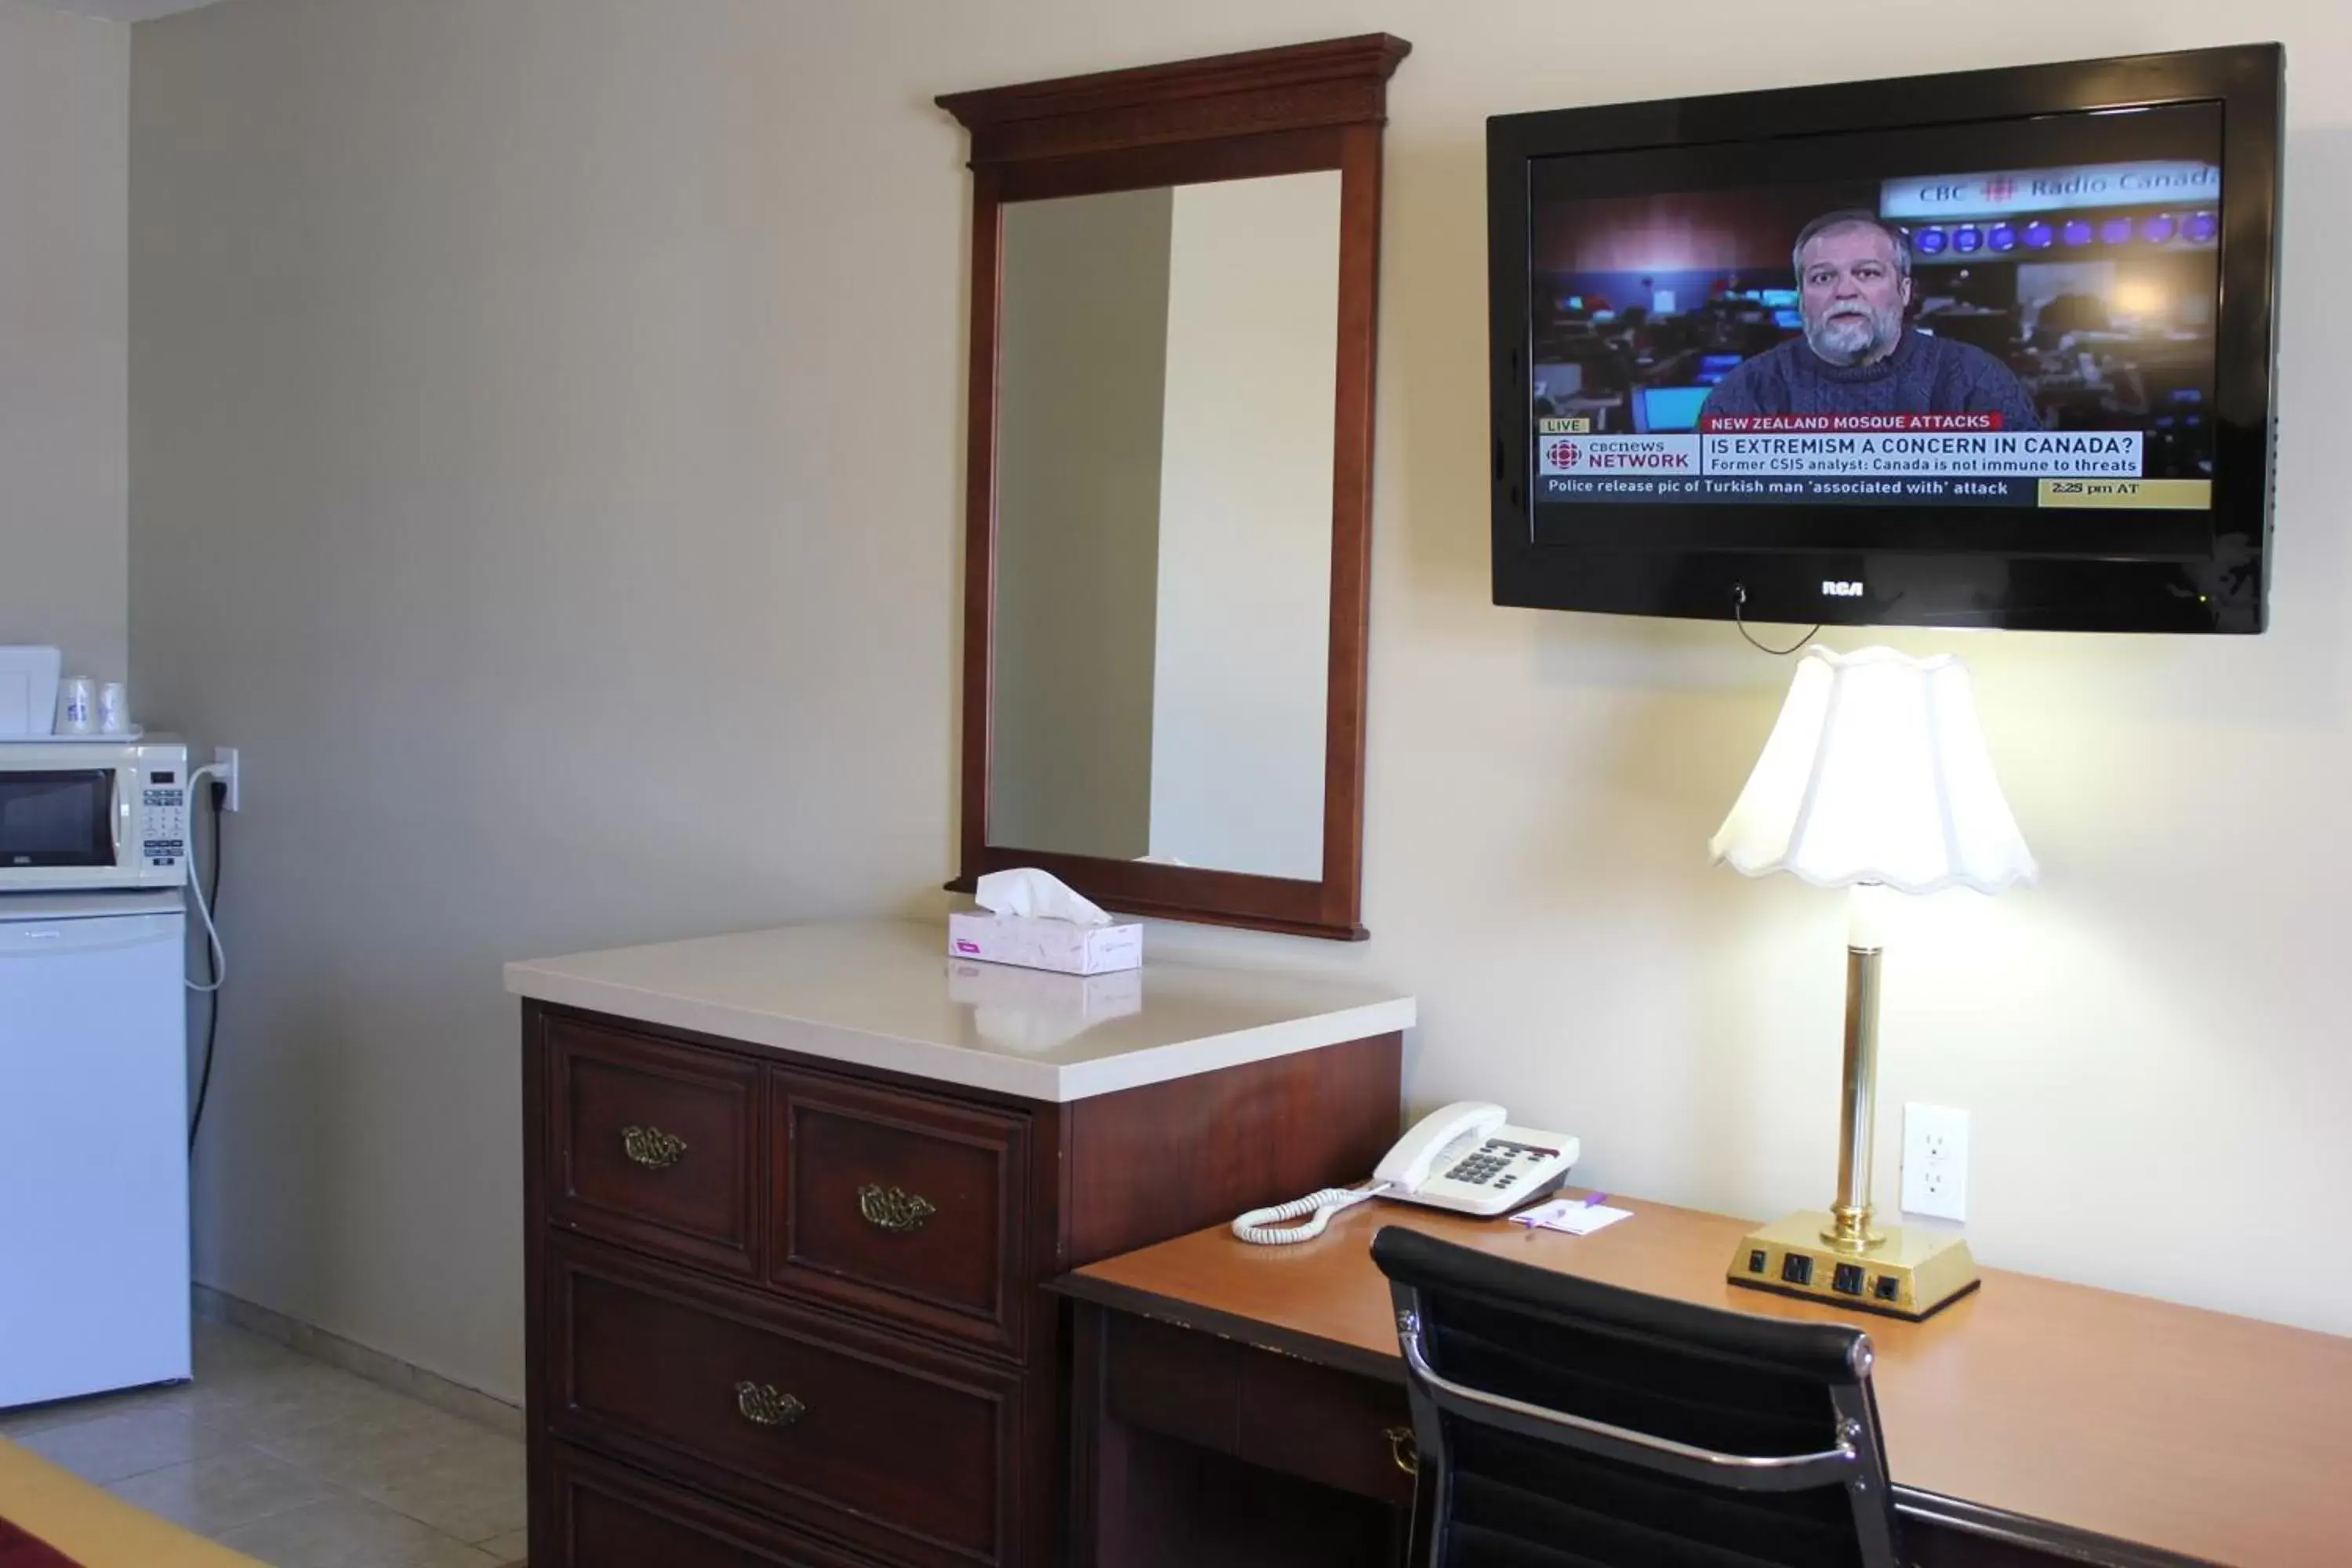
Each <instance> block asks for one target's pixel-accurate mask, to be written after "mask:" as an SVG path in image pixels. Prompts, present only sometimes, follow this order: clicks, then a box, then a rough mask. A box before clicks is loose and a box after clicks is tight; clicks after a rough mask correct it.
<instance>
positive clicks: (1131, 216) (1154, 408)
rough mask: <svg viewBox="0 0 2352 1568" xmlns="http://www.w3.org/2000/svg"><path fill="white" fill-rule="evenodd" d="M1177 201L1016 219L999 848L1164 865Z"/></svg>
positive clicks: (1008, 293)
mask: <svg viewBox="0 0 2352 1568" xmlns="http://www.w3.org/2000/svg"><path fill="white" fill-rule="evenodd" d="M1172 198H1173V193H1172V192H1171V191H1169V190H1167V189H1165V188H1162V189H1160V190H1156V191H1119V192H1115V193H1110V194H1106V195H1091V196H1075V197H1071V198H1069V199H1067V200H1063V201H1051V202H1022V203H1019V204H1017V205H1013V206H1012V207H1009V208H1007V209H1006V211H1005V214H1004V268H1003V277H1004V283H1003V290H1002V293H1003V304H1002V306H1001V307H1000V310H1001V314H1000V317H999V328H998V333H999V335H998V343H999V345H1000V346H999V349H998V353H997V437H996V461H997V474H998V479H997V486H996V537H997V547H996V563H997V580H996V697H995V707H994V710H993V711H992V715H991V722H992V725H993V727H994V751H993V752H992V756H991V758H990V763H989V765H990V770H991V776H990V781H989V786H990V787H989V812H990V820H989V824H988V841H989V842H990V843H992V844H1003V845H1008V846H1011V847H1015V848H1021V849H1055V850H1060V851H1061V852H1063V853H1064V854H1070V855H1101V856H1105V857H1107V858H1111V859H1117V860H1131V859H1133V858H1136V857H1137V856H1139V855H1142V854H1145V853H1147V852H1149V850H1150V847H1151V817H1152V809H1151V771H1152V739H1151V738H1152V704H1151V662H1152V647H1153V626H1154V623H1155V616H1156V609H1157V605H1158V595H1157V593H1156V591H1155V587H1156V584H1157V581H1158V577H1159V556H1160V432H1161V428H1162V425H1163V422H1164V418H1165V407H1166V403H1167V384H1168V279H1169V273H1168V230H1169V223H1170V219H1171V215H1172V213H1173V211H1174V207H1175V203H1174V201H1173V199H1172Z"/></svg>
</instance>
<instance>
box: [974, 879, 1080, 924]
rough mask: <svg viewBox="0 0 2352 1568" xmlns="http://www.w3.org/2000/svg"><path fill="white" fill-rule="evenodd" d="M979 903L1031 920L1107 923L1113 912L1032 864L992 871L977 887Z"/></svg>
mask: <svg viewBox="0 0 2352 1568" xmlns="http://www.w3.org/2000/svg"><path fill="white" fill-rule="evenodd" d="M972 896H973V897H974V898H976V899H978V900H980V907H981V908H982V909H983V910H991V911H992V912H993V913H996V914H1000V915H1023V916H1025V917H1027V918H1028V919H1030V920H1039V921H1069V922H1070V923H1071V924H1072V925H1082V926H1107V925H1108V924H1110V916H1109V915H1108V914H1107V913H1106V912H1104V910H1102V909H1101V908H1100V907H1099V906H1097V905H1096V904H1094V903H1092V902H1090V901H1088V900H1087V899H1085V898H1083V897H1081V896H1080V895H1079V894H1078V893H1077V892H1076V891H1075V890H1073V889H1071V888H1070V886H1069V885H1068V884H1067V883H1066V882H1064V881H1063V880H1062V879H1060V878H1058V877H1055V876H1052V875H1050V874H1048V873H1046V872H1044V871H1039V870H1036V869H1034V868H1030V867H1025V866H1024V867H1021V868H1018V869H1015V870H1011V871H991V872H989V873H988V875H986V876H984V877H982V879H980V881H979V883H978V885H977V886H976V887H975V888H974V889H973V892H972Z"/></svg>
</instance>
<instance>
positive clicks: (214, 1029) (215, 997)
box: [188, 779, 228, 1158]
mask: <svg viewBox="0 0 2352 1568" xmlns="http://www.w3.org/2000/svg"><path fill="white" fill-rule="evenodd" d="M205 783H206V785H207V787H206V789H205V798H206V799H207V800H209V801H211V802H212V807H213V871H212V875H211V876H210V877H208V878H206V879H205V889H206V890H205V907H206V908H207V909H209V910H212V911H213V919H214V921H219V919H220V877H221V807H222V806H223V805H226V803H227V800H228V785H226V784H223V783H222V782H221V781H220V780H218V779H208V780H206V781H205ZM204 949H205V984H206V985H207V986H209V987H210V989H209V990H207V991H206V992H205V1047H204V1053H203V1056H202V1057H201V1058H199V1059H200V1060H201V1061H202V1063H203V1066H202V1067H201V1068H199V1069H198V1071H197V1075H196V1109H195V1114H194V1115H193V1116H191V1117H190V1118H189V1119H188V1153H189V1155H190V1156H191V1157H192V1158H193V1157H194V1154H195V1152H196V1132H197V1130H198V1129H200V1128H202V1127H203V1126H204V1124H205V1096H206V1095H207V1094H209V1093H211V1092H212V1087H213V1040H214V1037H215V1036H216V1035H218V1034H219V1032H220V968H219V963H218V960H216V959H215V957H214V954H213V944H212V943H211V942H205V944H204Z"/></svg>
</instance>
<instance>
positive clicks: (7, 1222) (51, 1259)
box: [0, 892, 190, 1409]
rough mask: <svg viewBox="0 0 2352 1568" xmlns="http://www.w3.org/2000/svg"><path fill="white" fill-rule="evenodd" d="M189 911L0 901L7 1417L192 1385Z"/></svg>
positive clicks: (0, 1302)
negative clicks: (182, 1382) (122, 1391)
mask: <svg viewBox="0 0 2352 1568" xmlns="http://www.w3.org/2000/svg"><path fill="white" fill-rule="evenodd" d="M185 940H186V915H185V912H184V908H183V906H182V903H181V896H180V894H178V893H176V892H170V893H108V894H60V895H54V896H51V895H43V894H11V895H7V896H5V898H0V1409H5V1408H7V1407H9V1406H11V1405H33V1404H38V1403H41V1402H43V1401H46V1400H51V1399H67V1398H70V1397H73V1396H75V1395H77V1394H96V1393H100V1392H102V1391H104V1390H108V1389H116V1388H131V1387H136V1386H138V1385H140V1384H150V1383H163V1382H169V1381H173V1380H175V1379H180V1378H184V1377H187V1376H188V1375H189V1366H190V1363H189V1354H190V1351H189V1325H188V1148H187V1137H188V1129H187V1114H188V1060H187V995H186V991H185V989H184V976H185V974H186V973H187V969H186V953H185V950H184V942H185Z"/></svg>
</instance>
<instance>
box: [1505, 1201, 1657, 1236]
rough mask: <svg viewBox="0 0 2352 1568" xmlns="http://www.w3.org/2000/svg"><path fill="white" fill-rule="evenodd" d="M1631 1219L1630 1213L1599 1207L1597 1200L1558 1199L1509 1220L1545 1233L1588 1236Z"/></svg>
mask: <svg viewBox="0 0 2352 1568" xmlns="http://www.w3.org/2000/svg"><path fill="white" fill-rule="evenodd" d="M1511 1218H1512V1220H1513V1221H1514V1222H1515V1223H1517V1224H1519V1225H1524V1226H1539V1227H1541V1228H1542V1229H1545V1230H1564V1231H1566V1232H1567V1233H1568V1234H1569V1235H1570V1236H1591V1234H1592V1233H1593V1232H1594V1231H1596V1230H1601V1229H1603V1228H1605V1227H1607V1226H1612V1225H1615V1224H1616V1223H1617V1222H1618V1221H1619V1220H1621V1219H1632V1218H1633V1210H1632V1209H1612V1208H1610V1207H1608V1206H1606V1205H1603V1204H1601V1203H1600V1202H1599V1201H1598V1199H1597V1197H1596V1198H1591V1199H1587V1198H1561V1199H1560V1200H1559V1201H1558V1202H1557V1203H1549V1204H1538V1205H1536V1206H1535V1207H1533V1208H1531V1209H1528V1210H1526V1211H1524V1212H1522V1213H1519V1214H1515V1215H1512V1216H1511Z"/></svg>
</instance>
